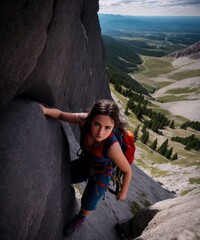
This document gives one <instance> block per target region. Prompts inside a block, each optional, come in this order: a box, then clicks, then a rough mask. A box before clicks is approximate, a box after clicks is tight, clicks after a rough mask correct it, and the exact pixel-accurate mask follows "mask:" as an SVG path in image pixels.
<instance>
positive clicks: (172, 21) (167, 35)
mask: <svg viewBox="0 0 200 240" xmlns="http://www.w3.org/2000/svg"><path fill="white" fill-rule="evenodd" d="M99 20H100V25H101V32H102V34H104V35H109V36H111V37H114V38H120V39H123V40H129V42H130V43H131V41H135V42H136V43H137V44H139V42H140V41H141V40H142V41H143V43H144V42H145V43H146V48H150V47H154V46H153V44H152V43H153V42H155V41H157V43H160V48H161V50H162V56H163V55H166V54H168V53H170V52H173V51H176V50H180V49H181V48H184V47H187V46H189V45H191V44H194V43H196V42H198V41H199V40H200V31H199V27H198V26H200V17H146V16H145V17H142V16H122V15H111V14H99ZM134 44H135V43H134ZM140 54H142V53H140ZM158 56H159V55H158Z"/></svg>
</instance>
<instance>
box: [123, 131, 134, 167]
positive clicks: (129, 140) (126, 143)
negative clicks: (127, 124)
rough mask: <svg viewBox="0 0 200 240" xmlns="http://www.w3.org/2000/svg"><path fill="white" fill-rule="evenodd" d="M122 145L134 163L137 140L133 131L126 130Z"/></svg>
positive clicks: (126, 154) (129, 159) (127, 156)
mask: <svg viewBox="0 0 200 240" xmlns="http://www.w3.org/2000/svg"><path fill="white" fill-rule="evenodd" d="M121 147H122V151H123V153H124V155H125V157H126V159H127V160H128V162H129V164H132V162H133V160H134V154H135V140H134V135H133V133H132V132H131V131H129V130H126V134H123V136H122V144H121Z"/></svg>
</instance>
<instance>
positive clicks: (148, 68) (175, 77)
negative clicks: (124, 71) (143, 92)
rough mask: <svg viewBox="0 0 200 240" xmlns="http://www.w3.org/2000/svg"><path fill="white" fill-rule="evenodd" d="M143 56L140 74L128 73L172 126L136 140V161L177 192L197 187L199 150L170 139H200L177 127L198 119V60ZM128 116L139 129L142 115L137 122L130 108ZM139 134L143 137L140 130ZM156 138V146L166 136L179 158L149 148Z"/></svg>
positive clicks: (119, 97) (199, 71)
mask: <svg viewBox="0 0 200 240" xmlns="http://www.w3.org/2000/svg"><path fill="white" fill-rule="evenodd" d="M142 59H143V64H142V66H141V68H140V71H139V73H137V74H130V75H131V76H132V77H134V79H136V80H137V81H138V82H140V83H141V84H142V85H143V86H145V87H146V88H148V89H149V91H152V92H153V93H152V94H151V96H152V98H153V99H154V100H152V99H149V101H150V102H151V104H150V105H149V107H150V108H151V109H153V110H154V111H158V112H160V113H163V114H165V116H166V117H167V118H168V119H170V120H171V121H174V122H175V128H174V129H172V128H170V127H165V128H164V129H162V130H160V132H161V134H156V133H155V132H154V131H152V130H148V132H149V139H148V142H147V144H146V145H143V144H142V143H140V141H139V142H138V143H137V151H136V159H138V160H136V161H137V164H138V165H139V166H140V167H141V168H142V169H143V170H144V171H145V172H146V173H148V174H149V175H150V176H152V177H153V178H154V179H155V180H157V181H159V182H161V183H162V184H163V185H164V186H165V187H166V188H167V189H169V190H170V191H174V192H176V193H177V194H184V192H187V191H192V190H193V189H198V188H199V187H200V185H199V184H200V183H199V162H200V158H199V152H197V151H193V150H190V151H187V150H185V149H184V145H182V144H180V143H176V142H174V141H171V140H170V139H171V138H172V137H175V136H181V137H187V136H190V135H192V134H195V136H196V137H197V138H198V139H200V132H199V131H197V130H194V129H191V128H187V129H185V130H184V129H180V125H181V124H183V123H184V122H186V121H192V120H193V121H200V113H199V105H200V90H199V89H200V77H199V76H200V62H199V61H198V60H194V59H190V58H187V57H184V58H178V59H173V58H156V57H147V56H143V57H142ZM112 93H113V96H114V97H115V98H117V99H118V100H119V101H120V103H121V105H122V108H123V109H124V110H125V108H126V104H127V100H128V99H127V98H126V97H124V96H122V95H120V94H119V93H117V92H116V91H115V90H114V89H113V88H112ZM128 117H129V120H130V123H131V127H132V128H133V129H134V130H135V129H136V127H137V126H139V125H140V126H141V127H140V129H142V126H143V125H144V119H145V118H144V119H143V120H142V121H140V120H138V119H137V118H136V116H135V114H134V113H131V112H130V111H129V116H128ZM139 136H140V137H141V136H142V132H140V133H139ZM155 139H157V141H158V146H160V145H161V144H162V143H163V142H164V141H165V140H166V139H169V143H168V144H169V147H173V153H177V154H178V160H176V161H169V160H168V159H166V158H163V157H161V156H159V154H158V153H157V152H155V151H152V149H151V148H149V145H150V144H151V143H152V142H153V141H154V140H155ZM177 173H179V174H177Z"/></svg>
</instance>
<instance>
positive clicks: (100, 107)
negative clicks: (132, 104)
mask: <svg viewBox="0 0 200 240" xmlns="http://www.w3.org/2000/svg"><path fill="white" fill-rule="evenodd" d="M99 114H100V115H105V116H109V117H110V118H111V119H113V121H114V128H115V129H117V130H119V131H120V132H122V133H124V132H125V126H126V125H127V121H126V120H125V119H124V118H122V116H121V115H120V111H119V107H118V106H117V104H116V103H115V102H114V101H112V100H107V99H102V100H99V101H97V102H96V103H95V104H94V106H93V107H92V109H91V110H90V112H89V113H88V116H87V118H86V122H85V126H84V130H85V131H89V129H90V123H91V121H92V119H93V118H94V117H95V116H96V115H99Z"/></svg>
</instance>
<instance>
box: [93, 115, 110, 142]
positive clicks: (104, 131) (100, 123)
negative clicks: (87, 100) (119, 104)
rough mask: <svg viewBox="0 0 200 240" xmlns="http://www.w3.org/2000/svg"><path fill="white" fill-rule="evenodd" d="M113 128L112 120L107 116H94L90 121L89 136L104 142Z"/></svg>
mask: <svg viewBox="0 0 200 240" xmlns="http://www.w3.org/2000/svg"><path fill="white" fill-rule="evenodd" d="M113 128H114V120H113V119H112V118H110V117H109V116H107V115H101V114H99V115H96V116H95V117H94V118H93V119H92V121H91V127H90V134H91V136H92V138H93V139H94V140H95V141H97V142H101V141H103V140H105V139H106V138H107V137H108V136H109V135H110V134H111V132H112V130H113Z"/></svg>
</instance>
